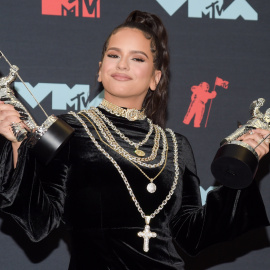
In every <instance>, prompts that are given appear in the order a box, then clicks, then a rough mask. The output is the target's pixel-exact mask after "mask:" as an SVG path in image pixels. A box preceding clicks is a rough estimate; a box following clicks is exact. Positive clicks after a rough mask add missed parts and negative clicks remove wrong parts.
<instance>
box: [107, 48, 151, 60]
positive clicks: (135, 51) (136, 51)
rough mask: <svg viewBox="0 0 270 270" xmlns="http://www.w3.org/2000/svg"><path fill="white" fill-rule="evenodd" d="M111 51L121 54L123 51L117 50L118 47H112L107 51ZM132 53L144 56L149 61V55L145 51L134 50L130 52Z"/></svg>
mask: <svg viewBox="0 0 270 270" xmlns="http://www.w3.org/2000/svg"><path fill="white" fill-rule="evenodd" d="M110 50H114V51H118V52H121V49H120V48H117V47H111V48H109V49H107V51H110ZM130 53H140V54H143V55H144V56H145V57H146V58H148V59H149V57H148V55H147V54H146V53H145V52H143V51H138V50H132V51H130Z"/></svg>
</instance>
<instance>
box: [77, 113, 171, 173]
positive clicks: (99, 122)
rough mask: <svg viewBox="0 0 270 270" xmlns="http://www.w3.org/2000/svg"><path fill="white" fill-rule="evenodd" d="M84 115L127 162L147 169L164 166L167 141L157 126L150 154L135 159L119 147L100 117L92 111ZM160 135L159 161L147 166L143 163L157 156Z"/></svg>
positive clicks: (155, 126)
mask: <svg viewBox="0 0 270 270" xmlns="http://www.w3.org/2000/svg"><path fill="white" fill-rule="evenodd" d="M82 112H84V113H86V114H87V115H88V116H89V117H90V118H91V119H92V120H93V121H94V122H95V124H96V125H97V127H98V128H99V130H100V132H101V133H102V135H103V136H104V138H105V139H106V140H107V141H108V143H109V144H110V145H111V146H113V148H114V150H115V151H116V152H117V153H119V154H120V153H121V154H123V155H124V157H125V158H126V159H128V160H132V161H133V162H135V163H137V164H139V165H141V166H143V167H147V168H157V167H159V166H161V165H162V164H164V162H165V158H166V147H167V141H166V135H165V132H164V130H162V129H161V128H160V127H158V126H157V125H154V128H155V131H156V135H158V136H155V139H154V146H153V149H152V154H151V155H150V156H149V157H147V158H139V157H135V156H132V155H131V154H129V153H128V152H127V151H126V150H125V149H124V148H123V147H121V146H120V145H119V144H118V143H117V142H116V140H115V139H114V137H113V136H112V134H111V133H110V131H109V130H108V128H107V126H106V125H105V123H104V122H103V121H102V119H100V117H99V116H98V115H96V114H95V112H94V111H93V110H88V111H85V110H84V111H82ZM159 131H160V132H161V134H162V141H163V150H162V153H161V159H160V161H159V162H158V163H155V164H147V163H145V162H143V161H152V160H154V159H155V158H156V155H157V151H158V148H159V140H160V132H159Z"/></svg>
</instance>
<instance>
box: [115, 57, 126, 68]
mask: <svg viewBox="0 0 270 270" xmlns="http://www.w3.org/2000/svg"><path fill="white" fill-rule="evenodd" d="M116 68H117V69H119V70H129V64H128V59H127V58H126V57H121V58H120V59H119V61H118V63H117V66H116Z"/></svg>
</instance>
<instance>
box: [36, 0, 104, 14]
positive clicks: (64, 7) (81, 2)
mask: <svg viewBox="0 0 270 270" xmlns="http://www.w3.org/2000/svg"><path fill="white" fill-rule="evenodd" d="M41 12H42V15H55V16H74V17H88V18H100V0H42V11H41Z"/></svg>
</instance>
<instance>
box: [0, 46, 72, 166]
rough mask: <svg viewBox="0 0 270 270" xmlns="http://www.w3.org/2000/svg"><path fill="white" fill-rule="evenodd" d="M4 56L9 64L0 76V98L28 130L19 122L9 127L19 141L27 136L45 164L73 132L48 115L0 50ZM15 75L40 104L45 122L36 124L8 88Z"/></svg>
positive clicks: (37, 155) (15, 68)
mask: <svg viewBox="0 0 270 270" xmlns="http://www.w3.org/2000/svg"><path fill="white" fill-rule="evenodd" d="M2 57H3V58H4V59H5V60H6V62H7V63H8V64H9V66H10V73H9V75H8V76H6V77H2V78H0V100H2V101H4V103H6V104H11V105H13V106H14V108H15V109H16V110H17V111H18V112H19V113H20V115H21V116H22V117H23V119H24V120H23V121H22V122H23V123H24V124H25V125H26V126H27V127H28V128H29V132H28V131H27V130H26V129H24V128H23V127H22V125H21V124H20V123H12V125H11V128H12V131H13V133H14V135H15V137H16V139H17V140H18V141H19V142H20V141H22V140H23V139H25V138H26V136H27V137H28V138H29V140H28V143H29V146H30V147H31V148H32V149H33V151H34V152H35V155H36V157H37V158H38V160H39V161H41V162H42V163H43V164H47V163H48V162H49V161H50V160H51V159H52V158H53V157H54V156H55V154H56V153H57V152H58V151H59V150H60V148H61V147H62V146H63V145H64V144H65V142H67V140H68V139H69V137H70V136H71V135H72V133H73V132H74V130H73V128H71V127H70V126H69V125H68V124H67V123H66V122H64V121H63V120H61V119H59V118H57V117H56V116H54V115H51V116H48V115H47V114H46V112H45V111H44V109H43V108H42V107H41V105H40V104H39V103H38V102H37V100H36V98H35V97H34V96H33V94H32V93H31V91H30V90H29V89H28V87H27V86H26V84H25V83H24V81H23V80H22V78H21V77H20V75H19V74H18V70H19V68H18V67H17V66H15V65H11V64H10V62H9V61H8V60H7V58H6V57H5V55H4V54H3V53H2V52H1V51H0V58H2ZM16 77H18V78H19V79H20V81H21V82H22V83H23V84H24V86H25V87H26V88H27V90H28V91H29V92H30V94H31V95H32V96H33V98H34V99H35V101H36V102H37V104H38V105H39V106H40V108H41V109H42V111H43V112H44V114H45V115H46V117H47V119H46V120H45V122H44V123H43V124H42V125H41V126H38V125H37V124H36V123H35V121H34V119H33V118H32V116H31V115H30V113H29V112H28V111H27V109H26V108H25V107H24V106H23V105H22V103H21V102H20V101H19V100H18V99H17V98H16V97H15V95H14V92H13V90H12V89H11V88H10V84H11V83H12V82H13V81H15V79H16Z"/></svg>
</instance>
